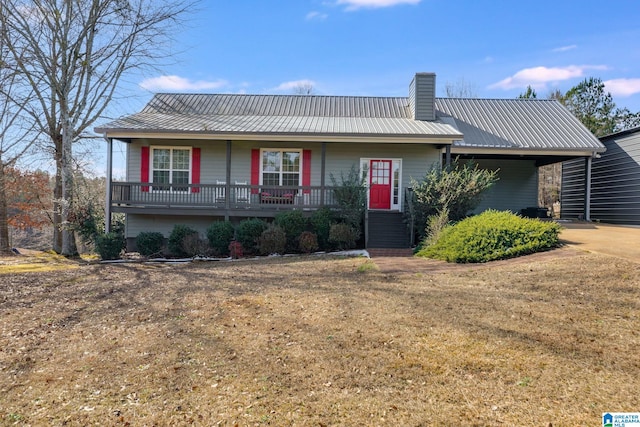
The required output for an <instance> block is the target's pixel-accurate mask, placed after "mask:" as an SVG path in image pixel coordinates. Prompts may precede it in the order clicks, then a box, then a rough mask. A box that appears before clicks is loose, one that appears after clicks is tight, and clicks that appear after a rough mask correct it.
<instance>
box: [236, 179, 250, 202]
mask: <svg viewBox="0 0 640 427" xmlns="http://www.w3.org/2000/svg"><path fill="white" fill-rule="evenodd" d="M236 185H247V181H245V182H240V181H236ZM236 203H249V188H248V187H236Z"/></svg>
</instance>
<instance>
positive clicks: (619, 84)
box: [604, 79, 640, 96]
mask: <svg viewBox="0 0 640 427" xmlns="http://www.w3.org/2000/svg"><path fill="white" fill-rule="evenodd" d="M604 87H605V89H606V90H607V91H608V92H610V93H611V95H613V96H631V95H634V94H636V93H640V79H612V80H606V81H605V82H604Z"/></svg>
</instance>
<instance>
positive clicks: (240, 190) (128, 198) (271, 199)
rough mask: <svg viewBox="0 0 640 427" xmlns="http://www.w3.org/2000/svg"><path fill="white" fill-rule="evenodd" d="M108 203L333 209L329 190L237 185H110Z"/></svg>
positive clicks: (182, 206) (146, 205)
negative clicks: (325, 207)
mask: <svg viewBox="0 0 640 427" xmlns="http://www.w3.org/2000/svg"><path fill="white" fill-rule="evenodd" d="M111 204H112V205H113V206H119V207H127V206H130V207H166V208H171V207H180V208H183V209H184V208H194V209H197V208H207V207H211V208H220V209H260V210H264V209H269V208H278V209H283V208H291V209H296V208H305V209H307V208H308V209H317V208H320V207H323V206H327V207H336V206H337V203H336V202H335V200H334V192H333V188H332V187H324V188H323V187H320V186H279V187H270V186H262V185H259V186H257V185H238V184H161V185H154V184H151V183H139V182H112V183H111Z"/></svg>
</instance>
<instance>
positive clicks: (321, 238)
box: [309, 207, 333, 250]
mask: <svg viewBox="0 0 640 427" xmlns="http://www.w3.org/2000/svg"><path fill="white" fill-rule="evenodd" d="M309 222H310V224H311V230H312V231H313V232H314V233H316V236H318V245H319V246H320V249H323V250H327V249H329V231H330V230H331V223H332V222H333V212H331V209H329V208H327V207H322V208H320V209H318V210H317V211H315V212H313V213H312V214H311V218H310V219H309Z"/></svg>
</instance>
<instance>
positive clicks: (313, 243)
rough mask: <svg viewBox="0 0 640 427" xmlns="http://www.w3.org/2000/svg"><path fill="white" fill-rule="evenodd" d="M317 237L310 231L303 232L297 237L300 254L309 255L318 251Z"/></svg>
mask: <svg viewBox="0 0 640 427" xmlns="http://www.w3.org/2000/svg"><path fill="white" fill-rule="evenodd" d="M318 247H319V246H318V236H316V234H315V233H312V232H310V231H303V232H302V234H300V237H298V248H299V249H300V252H302V253H305V254H310V253H311V252H315V251H317V250H318Z"/></svg>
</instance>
